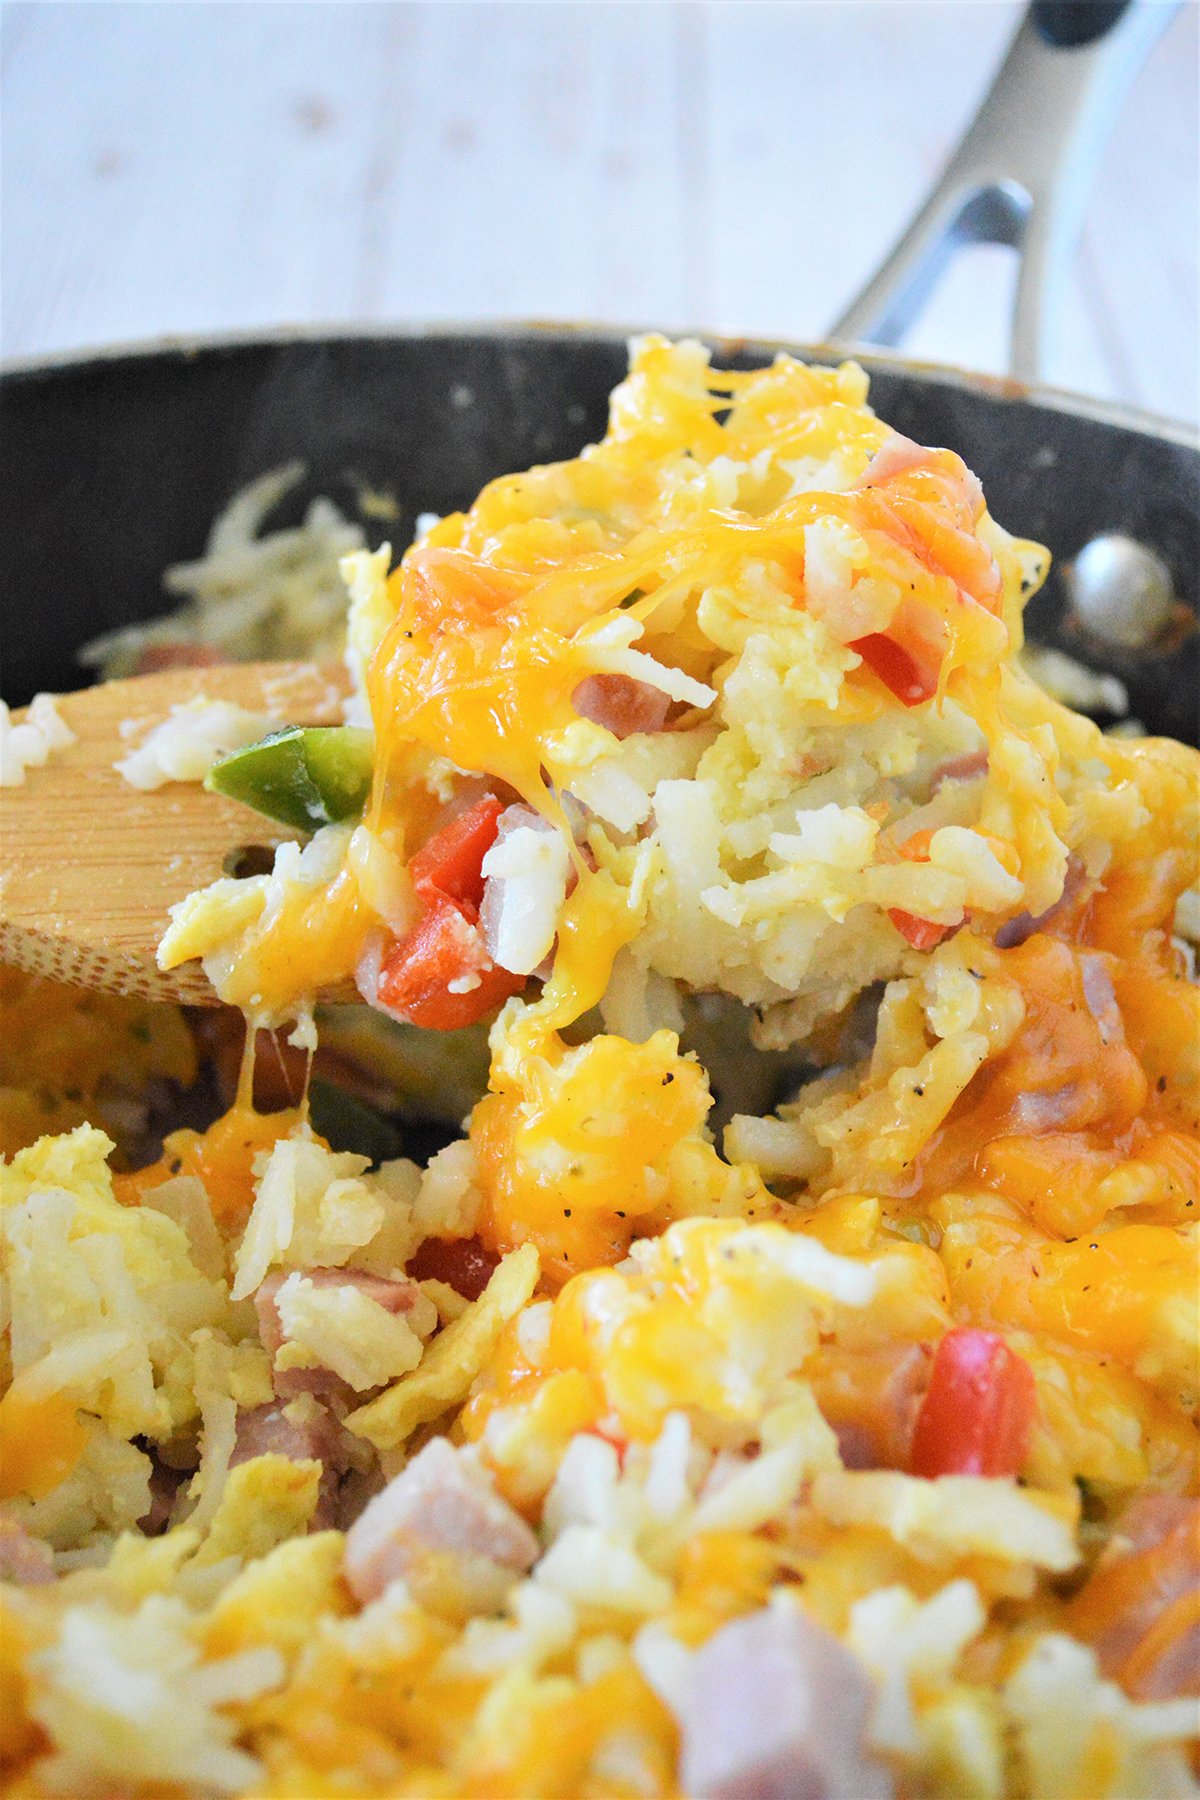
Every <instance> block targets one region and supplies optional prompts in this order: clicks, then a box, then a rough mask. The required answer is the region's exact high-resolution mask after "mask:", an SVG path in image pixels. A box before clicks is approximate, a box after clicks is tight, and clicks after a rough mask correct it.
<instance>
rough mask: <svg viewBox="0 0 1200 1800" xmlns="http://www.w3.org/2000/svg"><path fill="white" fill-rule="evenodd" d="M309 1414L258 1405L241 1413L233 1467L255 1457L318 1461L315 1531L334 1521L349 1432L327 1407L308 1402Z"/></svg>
mask: <svg viewBox="0 0 1200 1800" xmlns="http://www.w3.org/2000/svg"><path fill="white" fill-rule="evenodd" d="M306 1405H309V1407H310V1410H309V1414H308V1416H307V1417H297V1416H295V1415H293V1416H290V1417H289V1414H288V1412H287V1411H286V1410H285V1408H284V1407H283V1406H282V1405H279V1406H256V1407H253V1408H252V1409H251V1410H250V1411H249V1412H244V1413H240V1414H239V1415H238V1422H237V1442H236V1443H235V1445H234V1449H233V1455H232V1456H231V1457H230V1458H229V1466H230V1468H231V1469H232V1468H236V1467H237V1465H238V1463H244V1462H249V1461H250V1459H251V1458H252V1457H255V1456H286V1457H288V1458H289V1460H290V1461H292V1462H309V1461H312V1462H319V1463H320V1464H321V1467H322V1468H323V1470H324V1474H323V1475H322V1477H321V1489H320V1498H319V1500H318V1502H317V1510H316V1512H315V1513H314V1514H313V1517H312V1521H311V1524H312V1529H313V1530H314V1531H322V1530H325V1529H326V1528H327V1527H328V1526H330V1525H332V1524H333V1521H334V1519H335V1517H336V1513H337V1491H338V1484H339V1482H340V1480H341V1477H342V1475H343V1474H344V1472H345V1470H346V1469H347V1467H348V1466H349V1460H350V1443H349V1441H348V1440H349V1433H348V1432H347V1431H346V1430H345V1428H344V1427H343V1426H342V1425H341V1424H340V1423H339V1421H338V1420H337V1419H335V1418H334V1416H333V1414H332V1413H331V1412H327V1411H326V1409H325V1408H324V1407H320V1406H317V1405H315V1403H308V1402H306Z"/></svg>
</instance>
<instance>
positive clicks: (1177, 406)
mask: <svg viewBox="0 0 1200 1800" xmlns="http://www.w3.org/2000/svg"><path fill="white" fill-rule="evenodd" d="M1019 10H1020V9H1019V5H1018V4H1017V0H980V3H978V4H976V3H972V0H960V3H958V4H953V5H947V4H936V3H931V0H871V3H863V4H851V3H848V0H811V3H798V4H793V3H785V4H762V3H759V0H733V3H732V4H731V3H729V0H725V3H716V4H709V5H689V6H679V5H675V4H629V3H627V0H619V3H616V4H598V3H580V0H576V3H574V4H561V3H558V0H554V3H551V4H526V3H520V4H512V3H509V0H489V3H486V4H474V5H472V4H461V3H459V0H452V3H449V4H440V5H437V4H434V5H429V4H401V5H397V4H390V3H389V4H378V5H377V4H358V3H352V4H344V5H336V4H333V5H331V4H328V3H326V0H317V3H316V4H312V5H286V4H273V3H271V0H250V3H248V4H241V5H236V4H235V5H230V4H195V3H194V0H183V3H182V4H174V5H165V4H152V5H137V4H126V3H125V0H116V3H115V4H109V5H96V4H91V5H86V4H85V5H79V4H71V3H68V4H64V5H45V4H43V5H14V6H9V7H7V8H6V9H5V17H4V107H3V116H2V119H0V131H2V133H3V143H2V146H0V148H2V152H3V157H2V165H3V166H2V180H3V205H4V259H3V287H2V294H0V300H2V318H0V335H2V340H3V345H4V348H5V349H6V350H7V351H9V352H11V353H21V352H31V351H37V350H39V349H43V348H53V347H56V346H69V345H73V344H79V343H86V342H97V341H102V340H104V339H108V338H127V337H135V336H142V335H152V334H156V333H159V332H164V331H189V330H200V331H202V330H210V329H220V328H224V327H235V326H251V327H252V326H255V325H259V324H269V323H274V322H277V321H280V320H288V319H295V320H314V319H322V318H332V317H343V318H345V317H362V318H367V319H376V318H389V317H390V318H396V319H413V318H420V317H436V316H443V317H447V316H457V317H462V318H470V317H482V316H487V315H497V314H499V315H506V314H507V315H525V316H554V315H558V316H576V317H578V316H585V317H593V318H599V319H606V320H612V321H619V322H621V323H632V322H651V321H654V322H659V323H661V324H663V325H665V326H667V327H678V326H681V325H686V324H692V325H695V324H699V325H712V326H714V327H717V328H723V329H726V330H728V331H731V332H734V333H760V334H765V335H781V336H795V337H806V336H807V337H816V336H820V335H821V334H822V333H823V331H824V328H825V327H826V325H827V324H828V321H829V320H830V319H831V318H832V317H834V316H835V315H836V313H837V312H838V310H839V309H840V307H841V306H842V305H843V304H844V302H845V300H846V299H847V298H848V297H849V295H850V294H851V293H852V292H853V291H854V290H855V289H856V288H857V286H858V285H859V284H860V282H861V281H862V279H863V278H864V277H865V276H866V274H867V273H868V272H869V270H870V269H871V267H872V266H873V265H874V264H875V262H876V261H877V260H878V258H879V256H880V254H881V253H882V251H883V250H884V248H885V247H886V246H887V244H888V243H890V241H891V240H892V239H893V238H894V236H895V235H896V232H897V231H898V230H899V228H900V227H901V226H902V224H903V223H904V222H905V220H906V219H907V217H908V216H909V214H910V213H911V211H912V209H913V208H914V206H915V205H916V204H917V202H918V200H919V199H920V197H921V196H922V194H923V192H924V191H925V189H926V188H927V186H928V184H929V182H930V181H931V180H932V178H933V177H934V175H935V174H936V172H937V169H938V167H939V166H940V163H941V161H942V159H943V158H944V156H945V154H946V152H947V150H948V149H949V147H950V146H951V144H952V143H953V142H954V140H955V138H956V137H957V135H958V133H959V131H960V130H961V128H962V126H963V124H964V123H965V122H966V119H967V118H968V116H969V115H970V113H971V111H972V109H973V107H974V105H975V104H976V102H977V100H978V98H979V97H980V95H981V93H982V91H983V89H984V88H985V87H986V85H987V83H988V81H989V80H990V78H991V75H992V73H993V70H994V68H995V66H996V64H997V63H998V61H999V58H1000V56H1001V55H1002V53H1003V49H1004V46H1005V44H1006V42H1007V39H1008V37H1009V35H1010V33H1011V31H1012V30H1013V29H1014V27H1015V23H1016V20H1017V18H1018V16H1019ZM1197 22H1198V12H1197V7H1196V5H1195V3H1194V0H1192V3H1191V4H1189V5H1188V6H1187V7H1185V8H1184V10H1183V13H1182V14H1181V16H1180V18H1179V20H1177V22H1176V23H1175V24H1174V25H1173V26H1172V27H1171V29H1170V30H1169V31H1168V33H1167V35H1166V36H1165V38H1164V39H1163V41H1162V43H1161V44H1160V45H1159V46H1158V48H1157V49H1156V51H1155V53H1154V55H1153V57H1152V59H1151V61H1150V63H1149V65H1148V66H1147V68H1146V70H1145V71H1144V73H1143V75H1142V76H1141V77H1140V78H1139V80H1138V82H1137V83H1136V84H1135V86H1134V89H1133V91H1132V92H1131V95H1130V98H1129V101H1128V103H1127V107H1126V111H1125V114H1124V115H1123V117H1122V120H1121V122H1120V124H1119V126H1118V128H1117V132H1116V134H1115V136H1114V139H1113V142H1112V145H1111V146H1110V149H1109V151H1108V153H1107V155H1106V157H1105V159H1104V164H1103V167H1102V169H1101V171H1100V176H1099V181H1098V185H1097V189H1096V194H1095V198H1094V200H1093V203H1092V206H1091V209H1090V211H1089V217H1088V224H1087V231H1086V234H1085V241H1084V244H1083V246H1082V249H1081V253H1080V257H1079V259H1078V261H1077V266H1076V270H1075V273H1074V275H1073V278H1072V287H1071V292H1070V294H1069V295H1068V298H1067V331H1066V334H1065V338H1064V346H1063V350H1062V353H1061V355H1060V357H1059V358H1058V359H1057V361H1056V364H1055V366H1054V367H1052V368H1051V370H1050V371H1048V373H1049V374H1050V376H1051V378H1053V379H1058V380H1060V381H1063V382H1065V383H1066V384H1068V385H1074V386H1077V387H1083V388H1088V389H1090V390H1092V391H1093V392H1099V393H1115V394H1123V395H1125V396H1126V397H1128V398H1131V399H1135V400H1139V401H1141V402H1142V403H1143V404H1149V405H1151V406H1156V407H1158V408H1161V409H1163V410H1168V411H1172V412H1174V413H1176V414H1177V415H1181V416H1191V417H1194V416H1195V414H1196V411H1197V410H1198V402H1197V396H1196V324H1197V304H1198V303H1197V291H1198V289H1197V253H1196V238H1197V233H1196V230H1195V219H1196V208H1197V183H1196V159H1195V155H1194V143H1195V135H1196V128H1197V116H1198V113H1200V98H1198V96H1197V79H1198V77H1197ZM1010 280H1011V276H1010V271H1009V269H1008V268H1007V266H1006V258H1005V255H1004V253H1002V252H991V251H982V252H976V253H973V254H971V255H970V256H968V257H967V258H965V259H964V261H963V262H962V264H961V265H960V266H959V267H957V268H956V269H955V270H954V271H953V272H952V274H951V275H950V276H949V277H948V278H947V280H946V282H945V284H944V287H943V289H942V290H941V291H940V292H939V294H938V295H937V297H936V300H935V303H934V305H933V306H932V307H931V309H930V312H929V315H928V317H927V318H926V319H925V321H923V323H922V324H921V325H920V327H919V328H918V331H917V334H916V336H915V337H914V340H913V348H914V350H916V351H917V352H918V353H921V354H926V355H941V356H943V357H945V358H947V359H948V360H956V361H960V362H964V363H968V364H974V365H976V366H982V367H991V368H1000V367H1001V366H1002V359H1003V354H1004V343H1005V333H1006V324H1007V306H1008V290H1009V286H1010Z"/></svg>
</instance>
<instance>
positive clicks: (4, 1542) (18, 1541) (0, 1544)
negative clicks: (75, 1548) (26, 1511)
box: [0, 1513, 54, 1587]
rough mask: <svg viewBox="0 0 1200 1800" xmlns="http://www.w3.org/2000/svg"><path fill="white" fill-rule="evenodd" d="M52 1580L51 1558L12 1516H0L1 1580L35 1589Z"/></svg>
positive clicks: (45, 1549) (40, 1542)
mask: <svg viewBox="0 0 1200 1800" xmlns="http://www.w3.org/2000/svg"><path fill="white" fill-rule="evenodd" d="M53 1580H54V1555H53V1552H52V1551H51V1549H50V1546H49V1544H43V1542H42V1540H41V1539H40V1538H35V1537H34V1536H33V1534H32V1532H29V1531H26V1529H25V1527H24V1525H22V1524H21V1522H20V1520H19V1519H14V1518H13V1517H12V1515H11V1513H0V1581H12V1582H15V1583H16V1585H17V1586H18V1587H38V1586H40V1585H41V1583H43V1582H46V1581H53Z"/></svg>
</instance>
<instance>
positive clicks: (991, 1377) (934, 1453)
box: [911, 1325, 1037, 1477]
mask: <svg viewBox="0 0 1200 1800" xmlns="http://www.w3.org/2000/svg"><path fill="white" fill-rule="evenodd" d="M1036 1407H1037V1391H1036V1388H1035V1386H1034V1380H1033V1371H1032V1369H1031V1368H1030V1367H1029V1364H1028V1363H1027V1362H1026V1361H1025V1360H1024V1358H1023V1357H1020V1356H1018V1355H1017V1354H1016V1353H1015V1351H1012V1350H1010V1349H1009V1347H1008V1345H1007V1344H1006V1343H1005V1342H1004V1339H1003V1338H1002V1337H998V1336H997V1334H996V1333H995V1332H994V1331H979V1330H976V1328H975V1327H974V1326H970V1325H962V1326H956V1327H955V1329H954V1330H953V1331H948V1332H947V1333H946V1335H945V1337H944V1338H943V1339H942V1341H941V1343H940V1344H939V1345H938V1348H937V1355H936V1356H935V1357H934V1361H933V1374H932V1376H931V1378H930V1382H929V1388H928V1391H927V1392H926V1395H925V1398H924V1400H923V1401H922V1402H921V1410H920V1412H919V1413H918V1414H917V1423H916V1428H915V1430H914V1432H913V1442H912V1458H911V1467H912V1472H913V1474H914V1475H926V1476H930V1477H933V1476H936V1475H1016V1474H1017V1473H1018V1471H1019V1470H1020V1467H1021V1464H1022V1463H1023V1462H1024V1460H1025V1453H1026V1451H1027V1450H1028V1448H1029V1434H1030V1432H1031V1431H1032V1429H1033V1418H1034V1413H1035V1411H1036Z"/></svg>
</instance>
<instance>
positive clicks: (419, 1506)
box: [345, 1438, 538, 1604]
mask: <svg viewBox="0 0 1200 1800" xmlns="http://www.w3.org/2000/svg"><path fill="white" fill-rule="evenodd" d="M431 1552H432V1553H435V1555H436V1554H438V1553H440V1557H441V1559H442V1560H443V1564H444V1563H445V1561H447V1560H448V1561H449V1562H450V1563H451V1564H458V1565H460V1570H461V1573H462V1574H463V1575H464V1576H469V1574H470V1573H471V1569H470V1565H476V1566H477V1565H479V1564H480V1563H482V1564H483V1565H485V1567H486V1565H491V1572H492V1573H497V1572H502V1571H511V1572H512V1573H515V1574H523V1573H524V1572H525V1571H526V1570H527V1569H529V1568H531V1567H532V1565H533V1563H534V1562H535V1561H536V1559H537V1555H538V1541H537V1539H536V1537H535V1536H534V1534H533V1532H532V1531H531V1530H530V1528H529V1526H528V1525H527V1524H526V1523H525V1520H524V1519H523V1518H522V1517H521V1515H520V1513H518V1512H516V1511H515V1510H514V1509H513V1508H512V1507H511V1506H510V1505H509V1504H508V1502H507V1500H504V1499H502V1498H501V1497H500V1495H499V1494H497V1493H496V1491H495V1489H494V1488H493V1487H492V1485H491V1482H490V1481H489V1479H488V1477H487V1475H486V1474H485V1473H484V1472H483V1470H481V1469H480V1468H479V1466H478V1464H477V1463H476V1462H475V1461H474V1458H473V1457H472V1456H471V1455H470V1454H469V1453H468V1452H465V1451H462V1450H457V1449H455V1448H454V1447H453V1446H452V1445H451V1444H449V1443H447V1441H446V1439H445V1438H433V1439H431V1440H430V1442H429V1443H428V1444H426V1446H425V1448H424V1449H423V1450H422V1451H420V1453H419V1454H418V1455H417V1456H414V1457H413V1459H412V1461H411V1462H410V1463H409V1464H408V1466H407V1467H406V1468H404V1469H402V1470H401V1472H400V1474H399V1475H397V1476H395V1478H394V1479H393V1480H392V1481H390V1482H389V1483H388V1485H387V1487H385V1488H384V1490H383V1492H382V1493H381V1494H377V1495H376V1496H375V1498H374V1499H373V1500H371V1501H370V1502H369V1503H368V1505H367V1507H366V1509H365V1511H364V1512H363V1513H362V1515H361V1516H360V1517H359V1518H358V1519H357V1520H356V1521H355V1523H354V1524H353V1525H352V1526H351V1528H350V1531H349V1533H348V1535H347V1537H346V1564H345V1574H346V1580H347V1583H348V1584H349V1586H350V1590H351V1592H352V1593H353V1594H354V1595H355V1597H356V1598H357V1599H358V1600H360V1601H362V1602H363V1603H364V1604H366V1603H367V1602H368V1601H371V1600H377V1599H378V1598H379V1596H380V1595H381V1594H382V1593H384V1592H385V1591H386V1589H387V1588H388V1587H389V1586H390V1585H391V1583H392V1582H393V1581H396V1580H399V1579H401V1578H405V1579H408V1578H411V1577H412V1576H413V1575H414V1573H419V1572H420V1571H421V1569H422V1567H423V1566H427V1565H428V1563H429V1560H430V1553H431Z"/></svg>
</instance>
